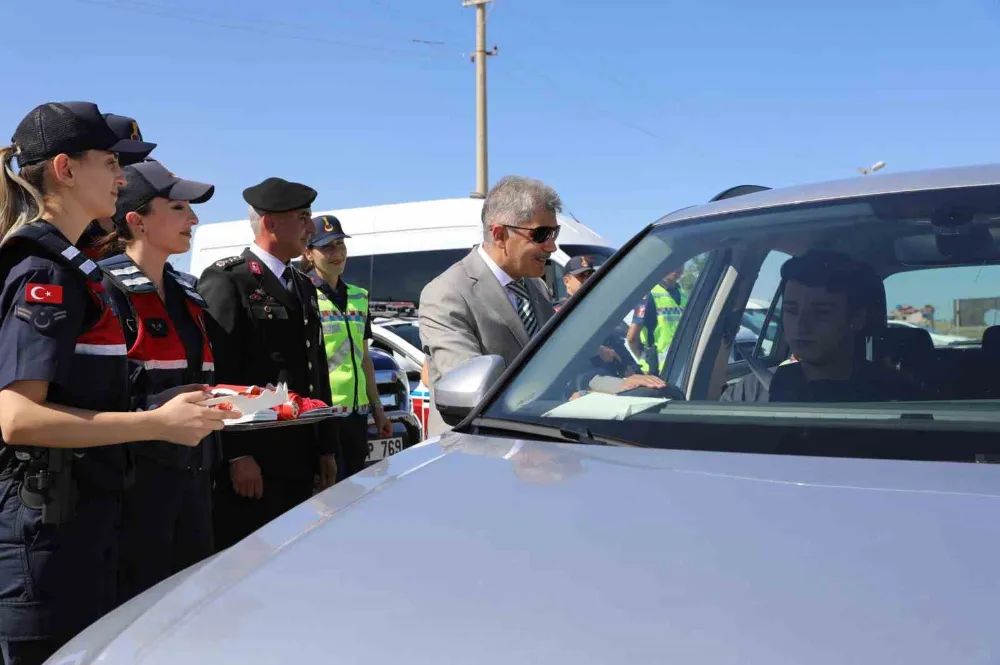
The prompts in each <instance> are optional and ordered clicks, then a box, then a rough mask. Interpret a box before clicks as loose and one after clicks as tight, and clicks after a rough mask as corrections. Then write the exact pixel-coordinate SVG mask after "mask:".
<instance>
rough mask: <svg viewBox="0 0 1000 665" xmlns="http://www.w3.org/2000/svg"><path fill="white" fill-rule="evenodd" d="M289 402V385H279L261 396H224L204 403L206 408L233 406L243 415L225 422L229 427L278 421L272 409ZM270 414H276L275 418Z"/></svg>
mask: <svg viewBox="0 0 1000 665" xmlns="http://www.w3.org/2000/svg"><path fill="white" fill-rule="evenodd" d="M287 401H288V385H286V384H284V383H279V384H278V385H277V387H275V388H270V387H269V388H268V389H267V390H265V391H264V392H262V393H261V394H260V395H257V396H256V397H251V396H250V395H239V394H232V395H223V396H221V397H213V398H212V399H210V400H207V401H205V402H204V405H205V406H212V405H214V404H232V406H233V408H234V409H235V410H237V411H239V412H240V413H241V414H242V415H241V416H240V417H239V418H230V419H229V420H224V421H223V422H224V423H226V424H229V425H233V424H238V423H245V422H267V421H270V420H277V419H278V414H277V413H275V412H274V411H270V409H272V408H274V407H276V406H280V405H282V404H284V403H285V402H287ZM270 414H274V415H273V417H272V416H271V415H270Z"/></svg>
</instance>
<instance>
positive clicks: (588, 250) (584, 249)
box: [559, 243, 615, 260]
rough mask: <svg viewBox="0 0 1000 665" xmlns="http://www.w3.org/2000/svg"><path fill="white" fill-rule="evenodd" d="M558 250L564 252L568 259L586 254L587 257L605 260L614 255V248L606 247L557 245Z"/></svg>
mask: <svg viewBox="0 0 1000 665" xmlns="http://www.w3.org/2000/svg"><path fill="white" fill-rule="evenodd" d="M559 249H561V250H562V251H564V252H566V254H567V255H568V256H569V257H570V258H572V257H574V256H583V255H585V254H586V255H587V256H600V257H602V258H603V259H605V260H607V259H610V258H611V255H612V254H614V253H615V248H614V247H608V246H606V245H564V244H562V243H559Z"/></svg>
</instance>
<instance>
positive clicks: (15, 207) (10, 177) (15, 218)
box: [0, 145, 45, 243]
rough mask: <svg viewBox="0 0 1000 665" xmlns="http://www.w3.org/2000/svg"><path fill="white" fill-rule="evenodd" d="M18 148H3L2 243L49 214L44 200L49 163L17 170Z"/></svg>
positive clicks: (0, 157)
mask: <svg viewBox="0 0 1000 665" xmlns="http://www.w3.org/2000/svg"><path fill="white" fill-rule="evenodd" d="M15 154H16V148H15V147H14V146H12V145H11V146H7V147H6V148H0V243H2V242H3V241H4V240H6V239H7V236H9V235H10V234H11V233H13V232H14V231H16V230H18V229H19V228H21V227H22V226H24V225H25V224H31V223H33V222H36V221H38V220H39V219H40V218H41V216H42V215H43V214H44V212H45V201H44V200H43V199H42V193H43V176H44V174H45V164H44V163H42V164H33V165H30V166H26V167H25V168H23V169H21V173H20V174H18V173H16V172H15V171H14V168H13V160H14V156H15Z"/></svg>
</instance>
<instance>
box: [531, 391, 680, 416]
mask: <svg viewBox="0 0 1000 665" xmlns="http://www.w3.org/2000/svg"><path fill="white" fill-rule="evenodd" d="M668 401H670V400H669V399H668V398H666V397H628V396H622V395H609V394H608V393H587V394H586V395H584V396H583V397H580V398H578V399H574V400H572V401H569V402H566V403H565V404H560V405H559V406H557V407H556V408H554V409H552V410H551V411H548V412H547V413H545V414H543V415H544V417H546V418H580V419H583V420H624V419H625V418H628V417H629V416H634V415H635V414H637V413H640V412H642V411H645V410H647V409H651V408H653V407H654V406H658V405H660V404H663V403H665V402H668Z"/></svg>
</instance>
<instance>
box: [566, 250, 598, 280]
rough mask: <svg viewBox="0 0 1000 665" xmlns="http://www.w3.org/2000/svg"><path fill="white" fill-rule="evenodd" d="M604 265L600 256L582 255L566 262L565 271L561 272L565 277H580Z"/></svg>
mask: <svg viewBox="0 0 1000 665" xmlns="http://www.w3.org/2000/svg"><path fill="white" fill-rule="evenodd" d="M603 264H604V259H603V258H601V257H600V256H592V255H583V256H574V257H573V258H571V259H570V260H569V261H567V262H566V269H565V270H563V274H565V275H573V276H574V277H575V276H576V275H581V274H583V273H585V272H592V271H594V270H597V269H598V268H600V267H601V265H603Z"/></svg>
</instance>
